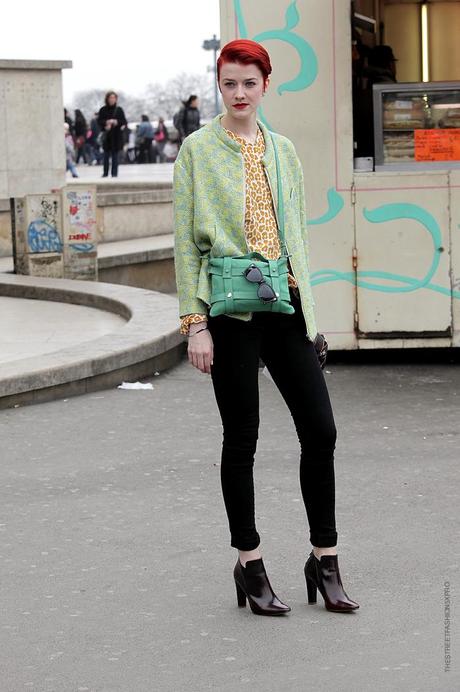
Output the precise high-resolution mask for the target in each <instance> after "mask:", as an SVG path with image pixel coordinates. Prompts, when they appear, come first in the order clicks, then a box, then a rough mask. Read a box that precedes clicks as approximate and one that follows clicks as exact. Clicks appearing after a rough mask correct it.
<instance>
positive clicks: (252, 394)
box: [173, 39, 359, 615]
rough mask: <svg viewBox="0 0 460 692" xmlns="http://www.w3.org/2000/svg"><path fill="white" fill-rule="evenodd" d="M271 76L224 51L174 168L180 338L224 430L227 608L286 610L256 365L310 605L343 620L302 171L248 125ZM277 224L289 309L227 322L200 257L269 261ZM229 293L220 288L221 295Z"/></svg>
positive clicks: (233, 50)
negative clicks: (282, 459) (296, 491)
mask: <svg viewBox="0 0 460 692" xmlns="http://www.w3.org/2000/svg"><path fill="white" fill-rule="evenodd" d="M271 71H272V68H271V63H270V57H269V54H268V53H267V51H266V50H265V48H264V47H263V46H262V45H261V44H259V43H257V42H255V41H251V40H248V39H236V40H235V41H231V42H230V43H227V44H226V45H225V46H224V47H223V48H222V50H221V53H220V56H219V59H218V61H217V70H216V72H217V80H218V85H219V90H220V92H221V94H222V99H223V103H224V106H225V109H226V112H225V113H219V114H218V115H217V116H215V117H214V118H213V119H212V121H211V122H210V123H208V124H206V125H205V126H204V127H203V128H201V129H200V130H197V131H195V132H192V133H191V134H190V135H189V136H187V137H186V138H185V140H184V141H183V143H182V146H181V148H180V150H179V153H178V156H177V158H176V161H175V163H174V177H173V181H174V183H173V187H174V201H173V205H174V263H175V271H176V282H177V290H178V299H179V317H180V327H179V330H180V333H182V334H184V335H187V336H188V339H189V341H188V351H187V352H188V360H189V362H190V363H191V365H192V366H194V367H196V368H197V369H198V370H200V371H201V372H202V373H206V374H210V375H211V379H212V385H213V389H214V395H215V399H216V403H217V407H218V409H219V413H220V416H221V420H222V429H223V442H222V450H221V466H220V475H221V486H222V493H223V499H224V504H225V509H226V513H227V517H228V525H229V530H230V545H231V546H232V547H234V548H236V549H237V551H238V558H237V561H236V564H235V567H234V570H233V578H234V581H235V586H236V595H237V603H238V606H244V605H245V604H246V601H248V602H249V606H250V608H251V610H252V612H254V613H255V614H260V615H281V614H286V613H288V612H289V611H290V610H291V608H290V606H289V605H287V604H286V603H284V602H283V601H282V600H281V599H280V598H278V596H277V595H276V594H275V592H274V590H273V588H272V586H271V583H270V581H269V578H268V575H267V572H266V569H265V565H264V562H263V557H262V553H261V546H260V542H261V537H260V534H259V533H258V531H257V528H256V524H255V493H254V478H253V466H254V454H255V451H256V443H257V439H258V427H259V391H258V373H259V359H260V358H261V359H262V361H263V362H264V364H265V366H266V367H267V369H268V371H269V373H270V375H271V377H272V379H273V381H274V383H275V385H276V387H277V388H278V389H279V391H280V393H281V394H282V396H283V398H284V400H285V402H286V404H287V406H288V408H289V411H290V414H291V416H292V419H293V422H294V424H295V428H296V431H297V435H298V438H299V442H300V485H301V492H302V497H303V501H304V504H305V509H306V514H307V518H308V522H309V527H310V535H309V538H310V542H311V544H312V550H311V551H310V553H309V555H308V559H307V560H306V562H305V566H304V577H305V582H306V587H307V596H308V602H309V603H315V602H316V598H317V590H318V589H319V591H320V593H321V595H322V597H323V599H324V602H325V607H326V608H327V609H328V610H331V611H334V612H345V611H352V610H356V609H357V608H359V604H358V603H356V601H353V600H352V599H350V598H349V597H348V595H347V594H346V593H345V591H344V588H343V584H342V580H341V576H340V571H339V566H338V555H337V538H338V533H337V528H336V521H335V475H334V450H335V444H336V436H337V430H336V426H335V421H334V416H333V411H332V406H331V401H330V397H329V393H328V389H327V385H326V381H325V378H324V375H323V371H322V367H324V363H325V355H326V350H327V342H326V340H325V339H324V337H323V335H320V334H319V333H318V332H317V328H316V321H315V313H314V307H313V306H314V301H313V296H312V291H311V285H310V276H309V251H308V247H309V241H308V235H307V226H306V213H305V191H304V177H303V169H302V165H301V162H300V159H299V157H298V155H297V152H296V150H295V147H294V145H293V143H292V142H291V140H289V139H288V138H287V137H286V136H284V135H282V134H279V133H275V132H271V131H270V130H269V129H268V127H267V126H266V125H265V124H264V122H263V121H262V120H259V119H258V118H257V108H258V106H259V105H260V103H261V102H262V99H263V97H264V95H265V93H266V91H267V88H268V85H269V81H270V78H269V75H270V73H271ZM272 137H273V140H272ZM277 160H278V165H279V170H280V175H279V176H278V174H277V165H276V163H277ZM281 182H282V192H281V193H279V188H278V184H281ZM276 190H278V192H277V193H276V196H275V191H276ZM278 197H281V199H278ZM283 203H284V209H285V212H284V214H283V215H282V216H281V212H280V205H282V204H283ZM276 210H278V211H276ZM282 227H283V228H284V233H285V235H284V238H285V245H286V246H287V249H288V253H289V255H288V256H289V263H288V267H289V276H288V282H287V283H288V284H289V290H288V289H287V288H286V292H287V293H288V294H289V301H290V305H291V306H292V307H293V308H294V311H293V313H292V311H291V313H290V314H289V313H287V312H281V311H275V310H274V309H273V307H270V311H268V310H266V309H265V307H264V309H263V310H262V309H254V310H252V311H251V312H238V308H237V307H235V306H234V305H233V307H232V303H231V301H230V300H229V301H228V305H229V308H228V309H227V310H226V312H225V313H223V314H214V315H211V314H210V313H211V310H210V306H211V305H212V304H213V303H212V302H211V301H212V298H213V292H214V290H213V286H212V280H211V276H210V273H209V269H210V268H211V262H212V260H213V259H214V258H217V257H221V256H223V258H224V260H227V258H228V259H229V260H230V258H232V257H238V256H242V255H244V254H245V253H247V251H248V249H249V250H251V251H253V252H255V251H257V252H259V253H260V254H261V255H262V256H263V257H264V258H266V259H267V260H276V259H277V258H279V257H280V244H281V243H280V234H281V228H282ZM227 266H228V265H227ZM230 271H231V270H230ZM251 271H253V270H251ZM245 275H246V278H248V277H249V273H247V274H245ZM224 281H225V279H224ZM249 281H250V282H252V281H255V282H256V283H257V284H258V286H257V289H258V291H257V295H258V296H259V298H260V301H261V302H262V303H274V302H276V301H277V300H279V298H277V297H276V296H277V295H279V294H277V293H276V291H275V290H274V288H273V287H274V286H275V285H276V284H275V279H273V285H272V287H270V285H267V281H266V280H265V279H264V278H263V276H262V278H261V276H258V274H257V272H254V275H253V276H251V277H250V278H249ZM248 285H249V284H248ZM229 295H230V296H231V295H232V293H231V291H230V292H229V293H225V292H224V295H223V297H222V296H220V298H221V299H222V300H226V298H227V297H228V296H229ZM235 302H236V301H235ZM225 305H227V303H225ZM280 309H281V308H280ZM280 451H281V450H280ZM280 471H281V469H280Z"/></svg>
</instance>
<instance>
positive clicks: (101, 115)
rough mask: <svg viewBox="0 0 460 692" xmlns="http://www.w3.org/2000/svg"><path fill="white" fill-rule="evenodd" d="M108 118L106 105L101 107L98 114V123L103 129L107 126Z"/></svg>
mask: <svg viewBox="0 0 460 692" xmlns="http://www.w3.org/2000/svg"><path fill="white" fill-rule="evenodd" d="M106 120H107V118H106V117H105V113H104V107H102V108H100V109H99V113H98V114H97V124H98V125H99V127H100V128H101V130H103V129H104V128H105V123H106Z"/></svg>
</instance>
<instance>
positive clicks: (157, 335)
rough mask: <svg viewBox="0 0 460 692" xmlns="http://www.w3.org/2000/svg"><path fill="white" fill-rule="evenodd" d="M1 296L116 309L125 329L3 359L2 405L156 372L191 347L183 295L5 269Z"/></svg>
mask: <svg viewBox="0 0 460 692" xmlns="http://www.w3.org/2000/svg"><path fill="white" fill-rule="evenodd" d="M0 295H2V296H10V297H16V298H32V299H40V300H53V301H59V302H64V303H74V304H78V305H85V306H88V307H95V308H99V309H102V310H106V311H109V312H113V313H116V314H117V315H120V316H122V317H124V318H125V319H127V320H128V321H127V322H126V324H125V325H124V326H122V327H121V328H119V329H117V330H115V331H112V332H110V333H109V334H106V335H104V336H101V337H99V338H97V339H94V340H92V341H86V342H84V344H76V345H75V346H71V347H68V348H64V349H61V350H59V351H55V352H53V353H47V354H43V355H41V356H38V357H33V358H22V359H20V360H16V361H9V362H6V363H4V364H0V408H8V407H11V406H14V405H17V404H26V403H36V402H39V401H47V400H51V399H56V398H61V397H63V396H71V395H75V394H81V393H85V392H88V391H95V390H97V389H103V388H106V387H112V386H115V385H116V384H119V383H120V382H121V381H122V380H123V379H125V380H126V379H129V378H132V379H134V378H136V379H138V378H139V377H150V376H152V375H153V373H154V372H155V370H158V371H161V370H164V369H166V368H169V367H171V366H172V365H174V364H176V363H177V362H178V361H179V360H180V359H181V358H182V356H183V354H184V352H185V346H186V345H185V341H184V337H183V336H182V335H181V334H179V330H178V326H179V321H178V311H177V299H176V298H175V297H173V296H169V295H166V294H163V293H158V292H156V291H148V290H145V289H139V288H132V287H127V286H122V285H116V284H107V283H101V282H89V281H75V280H72V281H71V280H66V279H45V278H39V277H30V276H20V275H16V274H12V275H8V274H3V275H1V276H0Z"/></svg>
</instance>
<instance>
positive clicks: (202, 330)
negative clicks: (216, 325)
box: [188, 327, 207, 338]
mask: <svg viewBox="0 0 460 692" xmlns="http://www.w3.org/2000/svg"><path fill="white" fill-rule="evenodd" d="M205 329H207V327H201V329H197V330H196V332H193V334H189V335H188V337H189V338H190V337H191V336H195V334H199V332H204V330H205Z"/></svg>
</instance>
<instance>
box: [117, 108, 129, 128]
mask: <svg viewBox="0 0 460 692" xmlns="http://www.w3.org/2000/svg"><path fill="white" fill-rule="evenodd" d="M118 107H119V109H120V110H119V112H118V124H119V125H127V124H128V121H127V120H126V115H125V112H124V110H123V108H122V107H121V106H118Z"/></svg>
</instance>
